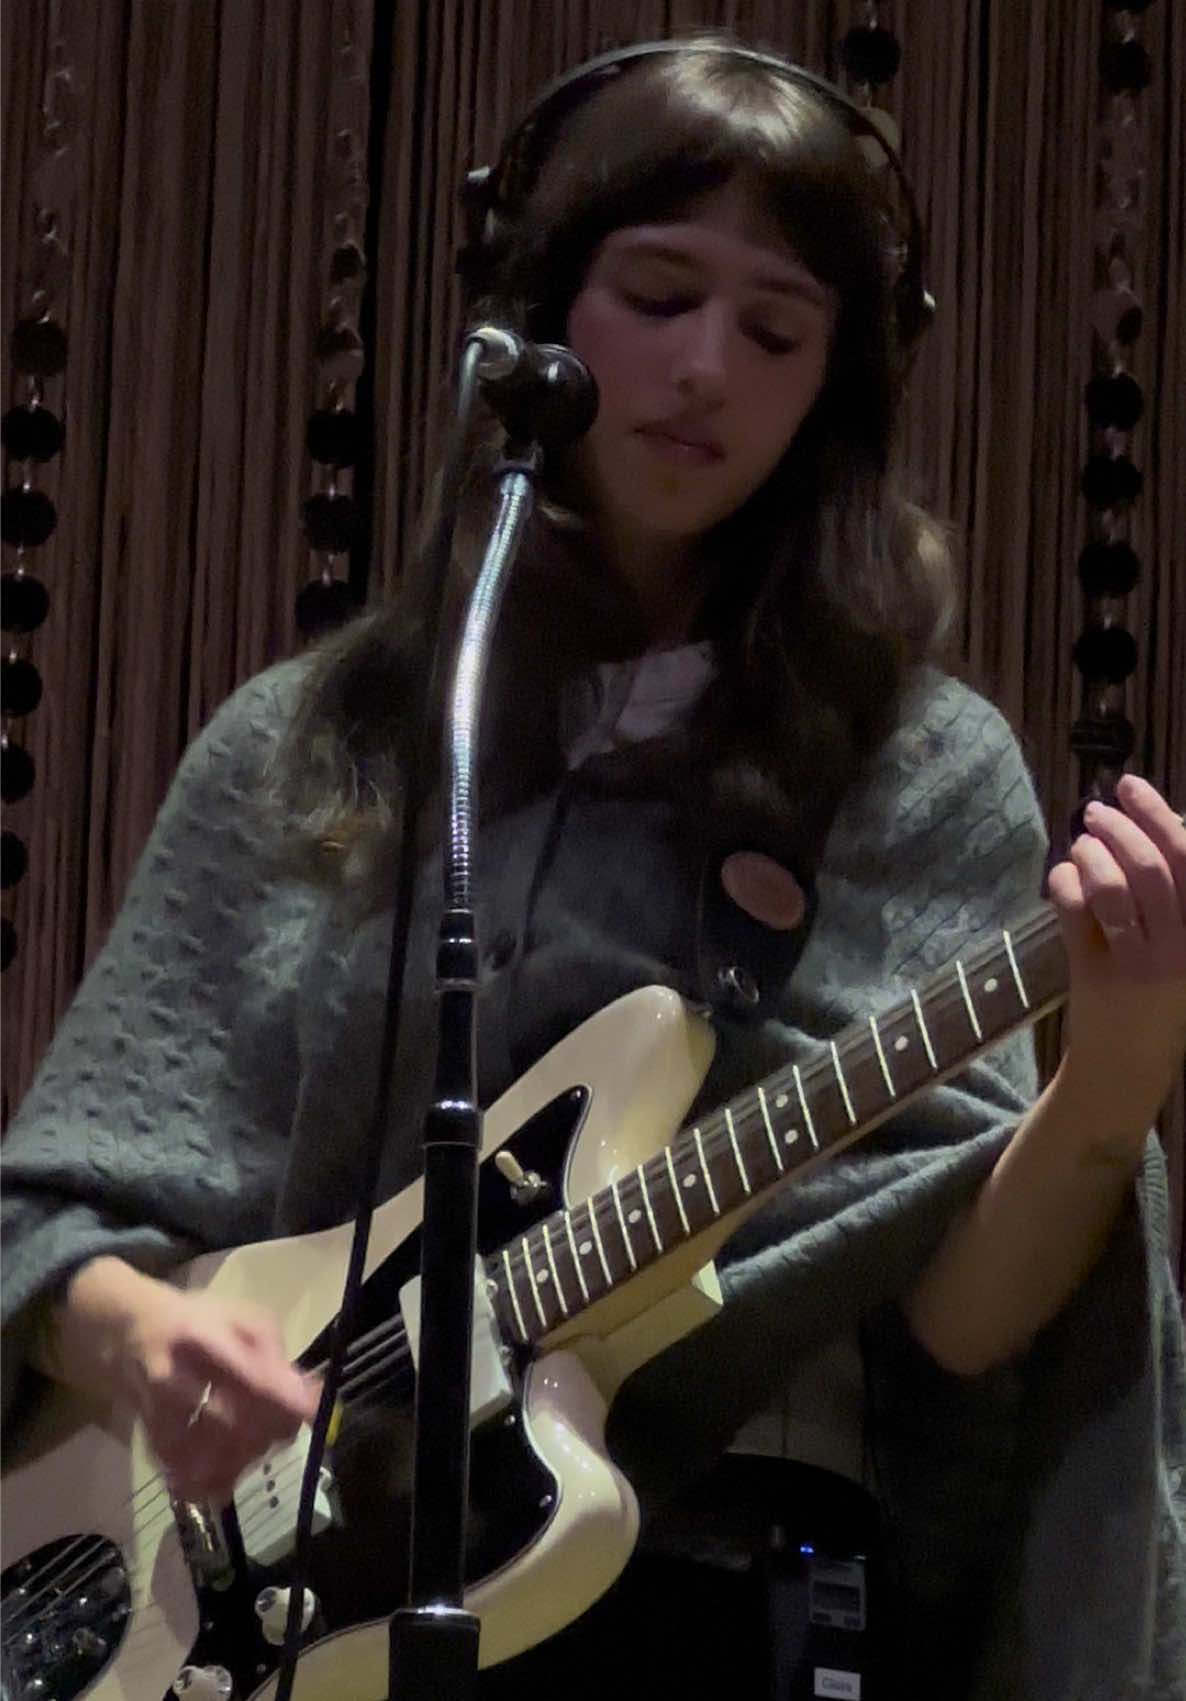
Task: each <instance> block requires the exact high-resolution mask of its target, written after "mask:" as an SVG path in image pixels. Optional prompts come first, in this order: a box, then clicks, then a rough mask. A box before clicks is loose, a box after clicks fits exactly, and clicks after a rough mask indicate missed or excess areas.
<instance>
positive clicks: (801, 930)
mask: <svg viewBox="0 0 1186 1701" xmlns="http://www.w3.org/2000/svg"><path fill="white" fill-rule="evenodd" d="M748 848H749V847H748V846H739V845H735V846H733V847H732V849H731V850H729V851H726V852H722V851H720V850H710V851H708V852H707V853H706V855H705V857H704V861H703V864H702V868H701V875H700V889H699V893H698V896H697V902H696V977H697V981H698V983H699V989H700V997H701V1000H702V1001H703V1002H704V1004H706V1005H707V1006H708V1008H709V1010H710V1011H711V1013H712V1015H713V1017H714V1018H718V1019H722V1020H731V1021H734V1022H737V1021H741V1022H747V1023H748V1022H760V1021H764V1020H765V1019H766V1018H767V1017H768V1016H771V1015H773V1014H774V1013H775V1011H776V1009H777V1005H778V1002H779V1000H780V999H781V996H782V993H783V990H784V988H785V987H786V984H787V982H788V980H789V979H790V977H791V975H792V974H793V973H794V970H795V967H796V965H797V963H798V961H799V958H800V956H801V955H802V953H803V948H804V946H805V945H806V944H807V940H808V937H809V935H810V932H811V926H812V923H813V921H814V920H815V912H816V908H817V903H818V894H817V892H816V885H815V879H814V877H813V875H811V874H809V873H808V872H807V870H806V869H803V868H789V869H787V871H786V872H787V873H788V874H790V875H791V876H793V878H794V880H795V881H796V883H797V884H798V887H799V890H800V891H801V892H802V894H803V899H804V911H803V917H802V920H801V921H800V922H799V923H798V925H797V926H795V927H790V928H780V927H771V926H768V925H767V923H765V922H763V921H759V920H758V919H757V918H756V917H755V916H753V915H751V914H750V913H749V912H748V911H747V910H745V909H743V908H742V906H741V904H739V903H737V902H736V901H735V900H734V899H733V898H732V897H730V895H729V893H728V891H727V890H726V887H725V882H724V879H723V877H722V869H723V866H724V863H725V861H726V860H727V858H728V857H729V856H730V855H733V854H734V853H735V852H736V851H737V850H741V849H748Z"/></svg>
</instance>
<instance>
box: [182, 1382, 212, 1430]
mask: <svg viewBox="0 0 1186 1701" xmlns="http://www.w3.org/2000/svg"><path fill="white" fill-rule="evenodd" d="M213 1392H214V1384H213V1382H207V1384H206V1386H205V1387H204V1388H203V1389H202V1392H201V1393H200V1394H199V1395H198V1403H197V1405H196V1406H195V1407H194V1409H193V1411H192V1412H191V1413H190V1414H189V1416H188V1417H187V1418H186V1420H185V1427H186V1429H192V1428H193V1427H194V1425H195V1424H196V1423H197V1422H198V1420H199V1419H200V1417H201V1415H202V1413H203V1412H204V1411H205V1410H206V1407H207V1406H208V1405H209V1404H210V1396H211V1394H213Z"/></svg>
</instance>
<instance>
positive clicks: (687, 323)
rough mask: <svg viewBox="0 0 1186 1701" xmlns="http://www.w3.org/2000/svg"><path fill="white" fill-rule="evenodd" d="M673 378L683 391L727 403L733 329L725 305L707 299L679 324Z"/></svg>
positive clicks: (704, 400)
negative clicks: (730, 343)
mask: <svg viewBox="0 0 1186 1701" xmlns="http://www.w3.org/2000/svg"><path fill="white" fill-rule="evenodd" d="M675 325H676V328H677V331H678V336H677V342H676V350H675V359H674V363H673V377H674V379H675V382H676V385H677V386H678V388H679V389H681V390H683V391H684V392H685V393H687V394H690V395H694V396H695V397H696V399H697V400H698V401H700V402H705V403H709V404H714V403H718V402H721V401H723V400H724V397H725V391H726V387H727V384H728V376H729V341H730V335H731V326H730V322H729V315H728V311H727V309H726V307H725V305H724V304H723V303H721V302H717V301H713V300H711V299H710V300H707V301H703V302H701V303H700V304H699V306H697V307H695V308H694V309H692V310H691V311H689V312H687V313H684V314H681V315H680V317H679V319H678V320H676V321H675Z"/></svg>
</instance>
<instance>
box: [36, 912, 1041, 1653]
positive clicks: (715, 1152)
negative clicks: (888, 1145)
mask: <svg viewBox="0 0 1186 1701" xmlns="http://www.w3.org/2000/svg"><path fill="white" fill-rule="evenodd" d="M1050 931H1051V929H1050V917H1049V915H1048V914H1046V913H1044V912H1040V913H1039V914H1037V915H1036V916H1033V917H1029V918H1026V921H1025V922H1024V923H1021V924H1018V925H1017V927H1016V928H1015V930H1014V934H1015V938H1016V939H1017V940H1018V941H1019V942H1020V944H1021V945H1022V947H1023V948H1024V946H1025V945H1026V944H1028V943H1029V942H1030V940H1029V939H1028V938H1027V937H1026V936H1027V935H1032V936H1035V937H1040V936H1041V935H1042V934H1044V933H1048V932H1050ZM978 955H985V956H986V958H987V961H986V962H985V963H984V964H983V965H981V964H977V963H975V961H974V960H973V967H974V968H976V969H979V968H981V967H983V966H988V963H989V962H991V961H992V960H993V959H995V957H996V956H997V955H999V949H998V948H996V947H993V948H991V949H989V950H987V951H982V952H981V953H978ZM962 998H963V992H962V990H960V991H958V992H957V990H956V985H955V983H949V982H946V981H944V982H941V983H939V984H938V985H936V986H935V987H934V988H933V989H932V996H930V997H929V998H928V1003H930V1004H931V1006H932V1009H933V1010H934V1011H935V1016H936V1019H941V1018H942V1016H943V1015H944V1014H945V1013H946V1012H945V1011H943V1010H942V1009H941V1008H936V1006H939V1005H941V1004H942V1003H944V1002H945V1003H947V1005H948V1006H949V1008H955V1007H957V1005H958V1001H959V1000H960V999H962ZM906 1019H907V1017H906V1013H905V1011H904V1008H903V1006H900V1005H899V1006H895V1008H894V1009H893V1010H891V1011H887V1012H886V1013H885V1015H884V1016H883V1017H882V1018H881V1021H882V1022H883V1023H884V1024H889V1023H890V1022H892V1021H897V1020H906ZM862 1049H864V1050H865V1057H864V1058H862V1057H861V1056H860V1055H859V1054H860V1053H861V1051H862ZM845 1051H846V1052H847V1053H848V1054H849V1055H850V1057H852V1058H855V1060H856V1064H859V1063H860V1062H862V1061H867V1059H868V1057H870V1056H872V1055H873V1054H872V1052H871V1051H869V1050H868V1049H867V1042H864V1044H863V1043H862V1035H861V1034H859V1033H858V1034H855V1035H854V1036H853V1039H852V1041H851V1042H850V1044H849V1045H848V1046H846V1047H845ZM854 1066H855V1064H854ZM828 1070H829V1059H828V1058H827V1057H820V1058H818V1059H817V1060H816V1061H815V1062H814V1063H810V1064H808V1065H806V1067H805V1068H803V1069H801V1070H800V1078H801V1079H806V1081H807V1083H808V1085H809V1086H811V1087H813V1088H814V1087H815V1086H816V1085H817V1080H819V1081H826V1080H827V1078H828ZM792 1078H793V1072H792V1071H791V1070H788V1069H783V1070H777V1071H775V1072H774V1073H773V1074H772V1075H770V1076H768V1077H767V1078H766V1079H765V1080H764V1082H763V1083H762V1085H763V1090H764V1091H765V1092H766V1093H767V1094H768V1095H769V1094H771V1093H776V1092H782V1091H784V1090H785V1089H788V1088H789V1087H790V1086H791V1082H792ZM923 1084H924V1085H925V1082H924V1083H923ZM755 1098H756V1089H750V1090H749V1091H748V1092H747V1093H746V1094H744V1095H741V1096H740V1097H739V1098H738V1100H736V1101H733V1102H732V1103H731V1104H730V1105H729V1107H728V1109H729V1111H730V1113H731V1114H732V1116H733V1118H734V1123H735V1125H736V1123H737V1121H738V1119H741V1120H742V1121H743V1122H744V1123H745V1124H746V1127H745V1129H744V1131H745V1133H746V1134H747V1137H748V1135H749V1134H750V1133H751V1132H755V1131H758V1130H760V1128H761V1121H760V1113H756V1112H755V1108H754V1105H755ZM701 1135H702V1140H703V1141H704V1143H705V1144H706V1145H707V1146H708V1147H709V1148H710V1151H709V1152H706V1160H709V1159H715V1158H717V1157H718V1156H721V1155H727V1154H728V1152H729V1148H730V1146H731V1143H732V1142H731V1140H730V1137H729V1129H728V1122H727V1119H726V1117H725V1114H724V1111H720V1112H716V1113H714V1114H713V1116H712V1117H711V1118H710V1119H708V1121H707V1125H706V1126H702V1127H701ZM687 1144H688V1140H687V1135H686V1131H685V1134H684V1136H683V1137H682V1138H681V1137H678V1136H677V1139H676V1140H675V1141H673V1142H672V1145H671V1148H670V1150H671V1151H672V1154H673V1160H674V1152H675V1150H676V1149H677V1148H678V1147H681V1146H686V1145H687ZM757 1149H758V1150H761V1147H760V1146H759V1147H758V1148H757ZM665 1163H666V1151H664V1152H661V1153H658V1154H653V1155H652V1157H650V1158H649V1159H646V1160H644V1162H643V1164H641V1165H639V1166H636V1167H635V1168H634V1169H633V1170H632V1171H631V1172H630V1173H629V1175H627V1176H625V1177H623V1178H622V1180H621V1182H620V1183H619V1195H620V1197H622V1199H623V1203H624V1204H629V1207H630V1209H631V1210H632V1211H634V1210H637V1209H638V1204H639V1202H640V1201H641V1202H642V1204H644V1205H645V1203H646V1198H647V1194H646V1182H647V1180H648V1179H649V1180H650V1181H651V1182H652V1183H653V1184H654V1185H655V1186H656V1188H657V1190H658V1196H659V1197H660V1198H663V1197H665V1195H666V1192H667V1183H668V1179H669V1178H668V1177H667V1176H666V1174H665V1169H664V1165H665ZM796 1167H798V1166H796ZM640 1171H641V1179H640ZM648 1171H649V1172H650V1173H649V1175H648ZM780 1174H781V1172H780ZM773 1179H775V1180H777V1179H778V1177H777V1176H776V1177H774V1178H773ZM581 1206H586V1207H587V1208H588V1209H589V1211H590V1212H591V1213H593V1212H596V1213H598V1222H599V1226H600V1222H601V1217H602V1216H603V1215H606V1214H607V1212H608V1214H609V1221H610V1223H611V1224H612V1222H613V1221H614V1220H615V1218H616V1212H615V1211H614V1210H613V1206H612V1200H610V1199H609V1198H608V1197H607V1196H606V1190H605V1189H599V1190H598V1191H597V1192H596V1193H594V1194H593V1195H591V1196H590V1197H589V1199H587V1200H582V1201H581V1202H580V1204H578V1205H577V1206H576V1207H573V1208H571V1209H570V1210H569V1211H567V1212H559V1213H554V1214H553V1218H549V1219H547V1220H548V1221H549V1222H550V1221H552V1220H554V1219H555V1218H559V1219H560V1220H563V1219H564V1218H565V1217H566V1216H567V1217H568V1218H569V1219H571V1217H572V1216H573V1214H574V1212H575V1211H576V1210H579V1209H580V1208H581ZM714 1220H716V1218H715V1216H714V1218H712V1219H710V1220H709V1222H708V1223H706V1224H704V1225H698V1227H700V1226H702V1227H705V1228H707V1227H710V1226H711V1223H712V1221H714ZM541 1227H542V1225H540V1224H538V1223H537V1224H535V1225H533V1228H532V1229H530V1230H529V1231H528V1232H527V1234H526V1235H525V1236H522V1237H520V1241H521V1242H522V1241H527V1242H529V1243H530V1242H531V1240H532V1239H533V1238H534V1240H535V1242H536V1244H535V1245H534V1246H532V1245H530V1244H529V1246H528V1249H527V1250H524V1248H523V1246H522V1244H519V1245H516V1247H515V1249H514V1251H512V1252H511V1253H510V1260H511V1264H512V1269H513V1268H514V1267H515V1266H517V1267H518V1269H519V1271H520V1272H522V1271H523V1270H524V1269H526V1267H527V1263H528V1257H529V1255H530V1256H533V1257H538V1256H539V1255H540V1253H541V1252H542V1251H543V1247H542V1244H539V1243H540V1242H541V1241H542V1234H541V1232H540V1231H541ZM677 1232H680V1231H677ZM694 1232H695V1231H694ZM558 1244H561V1245H563V1241H559V1242H558ZM666 1249H667V1248H666V1247H664V1248H663V1250H666ZM635 1250H636V1251H637V1249H635ZM512 1279H513V1278H512ZM556 1321H557V1322H559V1319H557V1320H556ZM552 1326H553V1327H555V1326H556V1325H555V1324H553V1325H552ZM401 1334H403V1335H404V1340H403V1342H402V1343H399V1344H398V1345H397V1346H396V1349H395V1352H394V1353H385V1351H384V1348H385V1344H386V1342H387V1340H388V1339H389V1338H390V1337H391V1336H393V1335H394V1336H396V1337H398V1336H399V1335H401ZM376 1353H377V1354H378V1357H377V1358H376V1357H375V1355H376ZM410 1358H411V1352H410V1349H408V1347H407V1345H406V1334H404V1331H403V1329H402V1325H401V1324H400V1323H399V1322H398V1321H396V1320H391V1321H389V1322H387V1323H384V1324H380V1325H377V1326H376V1327H375V1328H373V1329H372V1330H370V1331H368V1332H367V1334H366V1335H364V1336H361V1337H359V1339H358V1340H357V1341H356V1342H354V1343H353V1344H352V1346H351V1348H350V1356H349V1357H348V1360H347V1362H348V1363H351V1362H353V1363H354V1364H355V1366H356V1367H357V1369H358V1370H359V1371H360V1372H362V1374H360V1375H357V1376H355V1377H354V1378H353V1380H352V1381H350V1382H344V1383H343V1389H342V1395H343V1399H344V1400H349V1401H350V1403H352V1404H353V1403H355V1402H358V1401H360V1400H361V1399H363V1398H364V1397H366V1398H368V1399H373V1398H374V1396H375V1395H376V1394H377V1393H378V1392H379V1391H381V1389H382V1388H383V1387H384V1386H385V1384H386V1382H387V1381H388V1380H390V1372H391V1369H392V1368H393V1367H398V1368H399V1369H400V1370H402V1369H403V1366H404V1365H405V1364H406V1363H407V1361H408V1360H409V1359H410ZM364 1360H372V1361H373V1362H372V1363H371V1364H370V1365H369V1366H368V1367H367V1369H366V1370H365V1371H364V1370H363V1361H364ZM376 1375H378V1377H379V1381H378V1382H375V1380H374V1378H375V1376H376ZM297 1465H300V1466H301V1468H302V1469H303V1462H302V1461H300V1460H286V1461H285V1464H284V1465H283V1466H282V1467H280V1472H279V1475H277V1477H276V1479H275V1480H277V1481H279V1480H280V1475H283V1474H286V1473H289V1472H290V1470H291V1469H294V1468H295V1467H296V1466H297ZM163 1487H164V1481H163V1477H157V1478H155V1479H149V1481H148V1482H146V1483H145V1484H142V1485H141V1487H140V1489H138V1490H137V1491H136V1493H135V1494H134V1495H133V1496H132V1503H133V1504H134V1503H135V1501H136V1499H137V1498H139V1497H141V1496H142V1495H144V1494H146V1493H147V1494H149V1495H154V1494H157V1493H159V1492H160V1490H161V1489H162V1488H163ZM269 1510H274V1509H271V1508H269ZM257 1521H258V1519H257ZM135 1533H137V1531H136V1526H135V1522H133V1534H135ZM92 1540H93V1543H94V1546H93V1548H92V1549H91V1550H90V1557H91V1558H92V1560H93V1564H92V1569H91V1570H90V1571H89V1572H83V1574H82V1576H81V1578H78V1577H76V1578H74V1579H73V1580H72V1582H73V1586H77V1585H78V1583H79V1582H80V1581H81V1582H82V1583H85V1582H87V1581H89V1580H90V1579H91V1578H92V1577H93V1576H95V1575H98V1574H100V1573H101V1572H102V1571H103V1570H105V1569H108V1568H110V1564H111V1560H110V1556H109V1554H108V1553H107V1552H106V1550H105V1548H104V1547H103V1542H104V1540H105V1538H102V1537H94V1538H90V1537H87V1536H81V1537H79V1538H77V1539H76V1541H75V1542H73V1543H72V1544H71V1545H70V1546H69V1547H68V1548H67V1549H66V1550H64V1551H63V1552H61V1553H59V1554H58V1555H56V1556H55V1563H54V1566H52V1567H50V1568H49V1570H48V1571H43V1572H41V1573H37V1572H34V1573H32V1574H31V1575H32V1578H33V1580H34V1581H38V1582H40V1583H41V1587H40V1589H39V1591H38V1593H37V1594H35V1595H34V1596H32V1597H30V1598H29V1599H27V1600H25V1601H23V1602H22V1604H21V1606H20V1607H19V1608H18V1609H17V1611H16V1614H15V1617H16V1620H17V1622H18V1623H19V1622H21V1620H22V1619H23V1618H24V1617H27V1615H28V1613H29V1612H30V1611H31V1610H33V1609H34V1608H35V1605H36V1602H37V1601H38V1600H39V1599H41V1598H42V1597H44V1595H45V1594H46V1593H48V1592H49V1590H50V1589H51V1588H61V1587H63V1586H66V1583H65V1580H66V1578H67V1577H68V1576H69V1573H70V1572H71V1570H72V1569H76V1568H77V1567H78V1566H80V1565H83V1564H85V1562H86V1558H87V1553H86V1552H85V1551H84V1552H82V1553H79V1554H77V1556H76V1557H75V1558H73V1559H71V1558H70V1557H69V1556H70V1555H71V1554H72V1553H73V1552H74V1549H75V1548H76V1547H79V1546H82V1547H84V1549H85V1545H86V1544H87V1543H88V1542H91V1541H92ZM116 1551H117V1552H118V1550H116ZM45 1577H48V1578H49V1579H50V1580H49V1581H43V1578H45ZM28 1580H29V1579H27V1578H22V1579H21V1581H20V1583H19V1585H18V1587H19V1588H20V1589H21V1590H22V1592H23V1591H24V1589H25V1587H26V1585H27V1582H28ZM7 1598H9V1597H8V1596H6V1597H5V1599H7Z"/></svg>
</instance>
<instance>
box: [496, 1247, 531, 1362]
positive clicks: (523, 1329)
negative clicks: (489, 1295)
mask: <svg viewBox="0 0 1186 1701" xmlns="http://www.w3.org/2000/svg"><path fill="white" fill-rule="evenodd" d="M502 1262H503V1266H504V1268H505V1270H506V1275H507V1287H508V1289H509V1290H510V1295H511V1305H512V1306H513V1307H514V1311H515V1323H516V1326H517V1327H518V1330H519V1334H520V1335H521V1336H522V1338H523V1340H525V1341H526V1340H527V1339H528V1335H527V1325H526V1323H525V1322H524V1321H523V1313H522V1311H521V1310H520V1307H519V1295H518V1294H517V1293H516V1292H515V1273H514V1271H513V1270H512V1269H511V1254H510V1249H509V1248H508V1247H506V1246H504V1247H503V1249H502Z"/></svg>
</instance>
